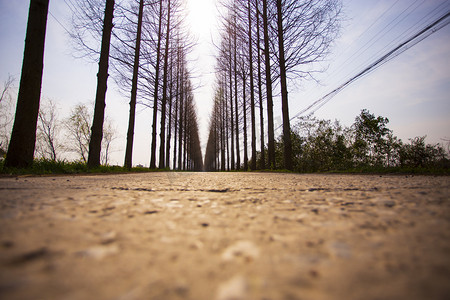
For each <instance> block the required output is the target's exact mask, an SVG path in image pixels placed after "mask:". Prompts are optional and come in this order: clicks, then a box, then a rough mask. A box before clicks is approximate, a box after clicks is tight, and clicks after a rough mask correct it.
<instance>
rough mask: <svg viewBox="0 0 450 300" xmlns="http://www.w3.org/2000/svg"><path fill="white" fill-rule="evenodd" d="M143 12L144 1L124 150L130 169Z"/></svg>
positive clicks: (140, 7) (138, 33) (141, 3)
mask: <svg viewBox="0 0 450 300" xmlns="http://www.w3.org/2000/svg"><path fill="white" fill-rule="evenodd" d="M143 11H144V0H140V1H139V15H138V25H137V31H136V32H137V33H136V47H135V52H134V63H133V79H132V86H131V98H130V116H129V119H128V131H127V147H126V150H125V162H124V165H125V167H126V168H131V167H132V166H133V163H132V157H133V140H134V124H135V119H136V97H137V89H138V77H139V57H140V52H141V33H142V17H143Z"/></svg>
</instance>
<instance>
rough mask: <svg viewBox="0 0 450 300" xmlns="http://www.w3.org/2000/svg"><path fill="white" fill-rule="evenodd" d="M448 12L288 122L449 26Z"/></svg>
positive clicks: (325, 101)
mask: <svg viewBox="0 0 450 300" xmlns="http://www.w3.org/2000/svg"><path fill="white" fill-rule="evenodd" d="M449 17H450V11H447V12H446V13H445V14H444V15H443V16H441V17H440V18H438V19H437V20H435V21H434V22H432V23H431V24H429V25H428V26H426V27H425V28H423V29H422V30H420V31H419V32H417V33H416V34H414V35H413V36H411V37H409V38H408V39H406V40H405V41H404V42H402V43H400V44H399V45H397V46H396V47H395V48H393V49H392V50H390V51H389V52H387V53H386V54H384V55H383V56H381V57H380V58H378V59H377V60H375V61H374V62H373V63H372V64H370V65H369V66H367V67H366V68H365V69H363V70H362V71H360V72H359V73H357V74H356V75H355V76H353V77H351V78H350V79H348V80H347V81H345V82H344V83H343V84H341V85H339V86H338V87H337V88H335V89H334V90H333V91H331V92H330V93H328V94H326V95H325V96H323V97H321V98H319V99H318V100H316V101H314V102H313V103H312V104H310V105H309V106H308V107H306V108H304V109H302V110H301V111H300V112H298V113H297V114H295V115H294V116H293V117H291V118H290V121H292V120H294V119H295V118H297V117H299V116H300V115H302V114H304V113H306V112H308V111H310V110H311V112H312V113H314V112H315V111H317V110H318V109H320V108H321V107H322V106H323V105H325V104H326V103H327V102H328V101H330V100H331V99H332V98H333V97H334V96H336V95H337V94H338V93H339V92H341V91H342V90H343V89H344V88H346V87H347V86H348V85H350V84H351V83H353V82H354V81H356V80H358V79H359V78H361V77H363V76H366V75H367V74H369V73H370V72H372V71H374V70H376V69H377V68H379V67H380V66H382V65H384V64H385V63H387V62H388V61H390V60H392V59H393V58H395V57H397V56H398V55H400V54H401V53H403V52H405V51H406V50H408V49H409V48H411V47H413V46H414V45H416V44H418V43H419V42H421V41H423V40H424V39H425V38H427V37H429V36H430V35H431V34H433V33H435V32H437V31H438V30H440V29H442V28H444V27H445V26H447V25H448V24H450V19H448V18H449ZM281 127H282V126H279V127H277V128H276V130H278V129H279V128H281Z"/></svg>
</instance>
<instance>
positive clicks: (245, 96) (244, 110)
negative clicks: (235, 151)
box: [242, 75, 248, 171]
mask: <svg viewBox="0 0 450 300" xmlns="http://www.w3.org/2000/svg"><path fill="white" fill-rule="evenodd" d="M246 85H247V78H246V77H245V75H244V76H243V77H242V91H243V92H242V93H243V101H242V113H243V115H244V127H243V129H242V131H243V133H244V146H243V148H244V171H248V150H247V148H248V147H247V95H246V92H245V91H246Z"/></svg>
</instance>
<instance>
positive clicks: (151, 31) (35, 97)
mask: <svg viewBox="0 0 450 300" xmlns="http://www.w3.org/2000/svg"><path fill="white" fill-rule="evenodd" d="M70 3H72V5H73V6H71V9H72V11H73V18H72V24H73V26H72V32H71V40H72V41H73V44H74V50H76V53H77V54H78V55H80V56H82V57H87V58H90V59H92V60H94V61H98V63H99V72H98V74H97V93H96V100H95V108H94V113H93V121H92V125H91V128H90V129H91V133H90V137H89V150H88V158H87V164H88V166H90V167H96V166H99V165H100V163H101V161H100V160H101V148H102V140H103V138H104V120H105V106H106V91H107V79H108V76H109V71H111V70H112V71H111V74H112V78H113V79H114V80H115V82H116V83H117V85H118V87H119V89H120V90H121V92H123V94H124V95H127V96H129V97H130V113H129V125H128V132H127V145H126V153H125V160H124V165H125V167H127V168H130V167H132V156H133V140H134V127H135V114H136V105H137V104H142V105H145V106H147V107H149V108H151V109H152V110H153V120H152V121H153V124H152V143H151V150H150V151H151V160H150V168H157V167H158V168H169V167H170V166H171V163H172V167H173V168H174V169H182V170H187V169H197V170H201V169H202V168H203V160H202V154H201V148H200V140H199V134H198V120H197V115H196V109H195V105H194V98H193V87H192V84H191V81H190V74H189V70H188V67H187V58H186V56H187V54H188V52H189V51H190V49H191V48H192V46H193V42H192V39H191V38H190V37H189V35H188V33H187V30H186V28H185V27H184V25H183V16H182V9H183V6H182V5H183V3H182V1H181V0H161V1H154V0H124V1H120V3H115V1H114V0H106V1H104V0H80V1H76V4H73V2H70ZM105 3H106V5H105ZM47 13H48V0H31V4H30V12H29V20H28V30H27V40H26V44H25V54H24V63H23V67H22V79H21V84H20V88H19V97H18V105H17V110H16V117H15V122H14V126H13V133H12V137H11V142H10V146H9V149H8V153H7V156H6V160H5V166H7V167H26V166H29V165H30V164H31V163H32V161H33V153H34V151H35V141H36V124H37V119H38V110H39V100H40V85H41V78H42V58H43V45H44V39H45V28H46V18H47ZM113 21H114V22H113ZM38 29H39V30H40V31H39V32H38ZM27 49H29V51H27ZM37 50H39V51H37ZM33 57H36V58H33ZM31 59H34V61H33V62H32V63H29V62H30V60H31ZM30 72H34V73H36V74H34V75H32V76H28V77H29V78H30V79H29V80H28V81H29V83H28V84H27V82H26V81H24V77H26V76H27V74H29V73H30ZM37 75H39V76H37ZM25 79H26V78H25ZM27 86H28V88H27ZM21 95H22V96H23V97H21ZM138 100H139V101H138ZM158 117H159V124H158ZM35 120H36V122H35ZM25 123H29V124H28V125H29V126H24V124H25ZM25 125H26V124H25ZM25 127H26V128H25ZM158 132H159V141H158V139H157V134H158ZM25 141H27V142H25ZM157 144H159V157H158V159H157V149H156V148H157ZM171 146H173V156H172V157H171V152H172V149H171ZM171 159H173V162H172V161H171Z"/></svg>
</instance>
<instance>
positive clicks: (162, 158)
mask: <svg viewBox="0 0 450 300" xmlns="http://www.w3.org/2000/svg"><path fill="white" fill-rule="evenodd" d="M169 37H170V0H168V1H167V27H166V45H165V50H164V74H163V94H162V102H161V126H160V127H159V128H160V129H159V130H160V131H159V168H160V169H164V168H165V163H166V159H165V148H166V145H165V141H166V104H167V75H168V74H167V73H168V72H167V68H168V62H169V43H170V41H169Z"/></svg>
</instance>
